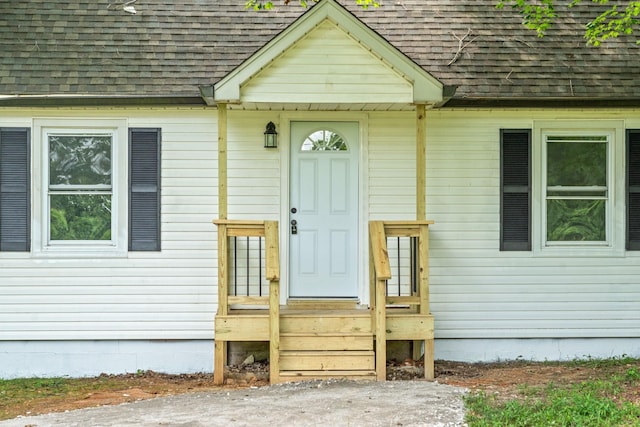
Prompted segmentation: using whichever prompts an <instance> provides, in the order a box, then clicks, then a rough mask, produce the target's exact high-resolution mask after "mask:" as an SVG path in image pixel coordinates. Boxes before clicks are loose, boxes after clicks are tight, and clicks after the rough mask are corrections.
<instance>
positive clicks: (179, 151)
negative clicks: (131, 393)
mask: <svg viewBox="0 0 640 427" xmlns="http://www.w3.org/2000/svg"><path fill="white" fill-rule="evenodd" d="M34 117H69V118H82V117H85V118H88V119H90V118H93V117H100V118H104V117H108V118H111V117H117V118H125V119H126V120H127V124H128V126H129V127H159V128H161V129H162V185H161V188H162V218H161V221H162V251H161V252H130V253H129V254H128V256H127V257H126V258H108V259H99V258H84V259H72V258H64V257H62V256H60V257H57V258H33V257H32V256H31V254H29V253H10V252H0V340H61V339H91V340H100V339H211V338H212V337H213V317H214V313H215V308H216V307H215V303H216V299H217V296H216V283H215V277H217V265H216V261H215V257H216V233H215V227H214V226H213V225H212V224H211V220H212V219H214V218H215V217H216V216H217V207H216V204H217V142H216V141H217V135H216V129H217V125H216V120H217V119H216V112H215V109H203V108H193V109H189V108H184V109H138V108H131V109H118V110H116V109H108V110H107V109H74V110H68V109H51V110H29V111H25V110H22V111H16V112H14V113H12V112H11V111H4V112H3V114H2V117H0V126H26V127H30V126H31V125H32V118H34ZM32 185H38V183H37V182H32ZM34 215H38V213H34Z"/></svg>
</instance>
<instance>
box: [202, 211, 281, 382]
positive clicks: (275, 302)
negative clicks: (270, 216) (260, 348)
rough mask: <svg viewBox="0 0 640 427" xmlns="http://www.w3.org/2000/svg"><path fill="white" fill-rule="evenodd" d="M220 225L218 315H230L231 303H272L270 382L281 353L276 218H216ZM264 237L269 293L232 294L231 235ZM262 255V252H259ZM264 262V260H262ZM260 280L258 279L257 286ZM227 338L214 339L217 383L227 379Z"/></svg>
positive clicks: (278, 251) (276, 368) (257, 304)
mask: <svg viewBox="0 0 640 427" xmlns="http://www.w3.org/2000/svg"><path fill="white" fill-rule="evenodd" d="M213 223H214V224H216V225H217V226H218V313H217V314H218V315H219V316H227V315H228V314H229V310H230V309H231V307H232V306H243V305H244V306H268V307H269V313H270V316H269V319H270V320H269V360H270V364H271V369H270V372H271V374H270V376H271V378H270V379H271V382H272V383H276V382H278V377H277V375H278V372H279V363H278V360H279V355H280V351H279V349H280V248H279V235H278V222H277V221H238V220H215V221H213ZM234 237H258V238H264V241H265V249H264V250H265V254H264V274H265V278H266V280H267V281H268V282H269V294H268V296H261V295H258V296H255V295H244V296H239V295H229V270H228V268H229V265H230V262H229V238H234ZM258 257H261V254H258ZM260 265H261V264H260ZM260 286H261V283H258V287H260ZM226 355H227V342H226V341H223V340H220V339H218V337H216V340H215V360H214V364H215V366H214V383H215V384H223V383H224V366H225V364H226Z"/></svg>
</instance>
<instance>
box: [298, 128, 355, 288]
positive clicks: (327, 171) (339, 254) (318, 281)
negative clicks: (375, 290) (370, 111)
mask: <svg viewBox="0 0 640 427" xmlns="http://www.w3.org/2000/svg"><path fill="white" fill-rule="evenodd" d="M359 146H360V144H359V140H358V123H357V122H291V179H290V182H291V184H290V185H291V187H290V189H291V195H290V196H291V197H290V201H291V206H290V213H289V221H290V223H289V224H288V227H289V238H290V246H289V247H290V267H289V296H290V297H292V298H314V297H320V298H322V297H324V298H331V297H336V298H345V297H357V294H358V283H357V280H358V279H357V276H358V274H357V272H358V210H359V209H358V200H359V198H358V158H359V154H358V152H359Z"/></svg>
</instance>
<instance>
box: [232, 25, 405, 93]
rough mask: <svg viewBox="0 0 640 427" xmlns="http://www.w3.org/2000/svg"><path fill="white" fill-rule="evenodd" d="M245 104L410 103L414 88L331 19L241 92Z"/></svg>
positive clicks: (255, 77)
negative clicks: (331, 21)
mask: <svg viewBox="0 0 640 427" xmlns="http://www.w3.org/2000/svg"><path fill="white" fill-rule="evenodd" d="M241 93H242V101H243V102H303V103H314V102H317V103H331V104H336V103H345V102H348V103H368V102H371V103H376V104H380V103H403V102H404V103H410V102H412V101H413V87H412V85H411V83H410V82H409V81H408V80H406V79H405V78H403V77H401V76H400V75H399V74H397V73H396V72H395V71H394V70H393V69H392V68H391V67H390V66H387V65H386V64H385V63H384V62H382V60H381V59H379V58H378V57H376V56H374V55H373V54H372V53H371V52H370V51H369V50H367V49H365V47H364V46H362V45H360V44H358V42H357V41H355V40H354V39H353V38H351V37H350V36H348V35H347V34H346V33H345V32H344V31H342V30H341V29H340V28H338V27H337V26H335V24H332V23H330V22H329V21H325V22H323V23H322V24H321V25H319V26H318V27H317V28H316V29H314V30H313V31H311V32H310V33H309V34H308V35H307V36H306V37H304V38H302V39H301V40H300V41H299V42H297V43H296V44H294V45H293V46H292V47H291V48H290V49H288V50H287V51H286V52H284V53H283V54H282V55H281V56H280V57H279V58H277V59H276V60H275V61H274V62H273V63H272V64H270V65H269V66H268V67H266V68H265V69H263V70H261V71H260V72H259V73H258V74H257V75H256V76H254V77H253V78H252V79H250V80H249V81H248V82H247V83H246V84H245V85H244V86H243V87H242V90H241Z"/></svg>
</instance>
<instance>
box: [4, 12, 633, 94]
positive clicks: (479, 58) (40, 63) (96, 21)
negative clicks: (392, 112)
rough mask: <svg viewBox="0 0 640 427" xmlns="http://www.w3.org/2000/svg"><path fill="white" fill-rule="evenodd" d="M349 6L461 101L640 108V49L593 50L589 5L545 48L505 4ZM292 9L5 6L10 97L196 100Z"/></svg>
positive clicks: (289, 17)
mask: <svg viewBox="0 0 640 427" xmlns="http://www.w3.org/2000/svg"><path fill="white" fill-rule="evenodd" d="M340 2H341V3H343V4H345V5H346V7H347V8H348V9H349V10H351V11H352V12H353V13H354V14H355V15H356V16H358V17H359V18H360V19H362V20H363V21H364V22H365V23H366V24H367V25H368V26H369V27H371V28H372V29H373V30H375V31H376V32H378V33H379V34H380V35H381V36H382V37H384V38H385V39H387V40H388V41H389V42H390V43H391V44H393V45H394V46H396V47H397V48H398V49H400V50H401V51H402V52H404V53H405V54H406V55H407V56H409V57H410V58H411V59H412V60H414V61H415V62H416V63H418V64H419V65H420V66H422V67H423V68H424V69H425V70H427V71H428V72H430V73H431V74H432V75H433V76H435V77H436V78H438V79H439V80H440V81H442V82H443V83H444V84H446V85H455V86H457V91H456V94H455V98H454V101H456V100H457V101H458V102H464V100H469V101H471V100H487V99H492V100H510V99H511V100H513V99H523V98H525V99H580V98H583V99H584V98H587V99H594V98H595V99H611V100H613V99H623V100H625V99H626V100H629V101H632V100H637V99H640V78H639V77H640V55H639V53H640V47H639V46H638V45H636V44H635V40H634V39H633V38H626V39H619V40H611V41H608V42H606V43H604V44H603V45H602V46H601V47H600V48H593V47H588V46H586V44H585V41H584V39H583V38H582V31H583V29H582V25H583V23H584V22H587V21H588V15H587V14H586V9H587V7H586V5H584V6H582V7H581V8H574V9H572V15H571V16H569V17H564V18H562V19H560V20H559V21H558V22H557V23H556V26H555V28H554V29H552V30H551V31H549V33H548V35H547V36H546V37H544V38H538V37H536V35H535V33H534V32H532V31H530V30H527V29H525V28H524V27H523V26H522V25H521V23H520V22H521V18H520V16H519V15H517V14H516V13H515V12H513V11H512V10H510V9H505V10H496V8H495V4H496V2H497V0H474V1H466V2H463V1H453V0H383V6H382V7H380V8H378V9H369V10H361V9H359V8H358V7H357V6H355V5H354V3H355V1H354V0H341V1H340ZM293 3H295V2H292V5H290V6H287V7H284V6H281V7H277V8H276V10H273V11H268V12H253V11H247V10H245V9H244V1H242V0H153V1H152V0H139V1H138V2H137V3H136V4H135V7H136V9H137V10H138V13H137V14H135V15H131V14H128V13H125V12H124V11H122V9H118V8H111V9H109V8H108V7H107V6H108V5H109V1H108V0H107V1H103V0H92V1H86V0H79V1H73V2H68V1H58V0H29V1H15V2H13V1H1V2H0V95H46V94H66V95H95V96H145V97H198V96H199V91H198V86H199V85H210V84H213V83H215V82H217V81H218V80H220V79H221V78H222V77H224V76H225V75H226V74H227V73H228V72H229V71H231V70H232V69H233V68H235V67H237V66H238V65H239V64H240V63H242V61H244V60H245V59H247V58H248V57H249V56H250V55H251V54H252V53H254V52H255V51H256V50H258V49H259V48H260V47H262V46H263V45H264V44H265V43H267V42H268V41H269V40H271V39H272V38H273V37H274V36H275V35H277V34H278V33H279V32H280V31H282V30H283V29H285V28H286V26H287V25H288V24H290V23H291V22H293V21H294V20H295V19H296V18H297V17H298V16H299V15H300V14H301V13H304V9H302V8H300V7H298V6H297V5H293ZM587 4H588V6H589V9H592V8H593V5H591V4H589V3H587ZM560 15H561V16H564V14H563V13H562V11H560ZM467 34H468V35H467ZM465 35H467V37H466V38H465V39H464V42H463V44H466V47H465V48H464V49H463V50H462V51H461V54H460V56H459V57H458V58H457V59H456V60H455V61H454V62H452V60H453V59H454V57H455V56H456V52H458V47H459V39H460V38H462V37H464V36H465Z"/></svg>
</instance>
